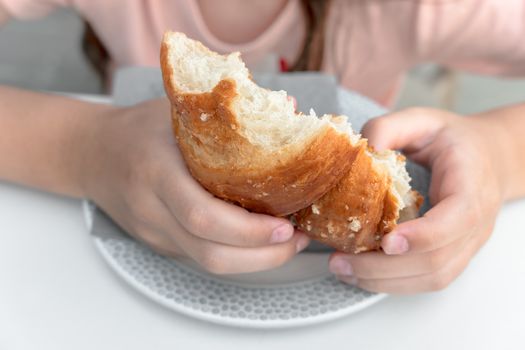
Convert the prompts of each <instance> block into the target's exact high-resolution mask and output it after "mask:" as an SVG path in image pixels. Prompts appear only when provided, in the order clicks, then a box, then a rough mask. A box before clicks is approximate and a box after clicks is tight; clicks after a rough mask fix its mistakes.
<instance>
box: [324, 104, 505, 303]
mask: <svg viewBox="0 0 525 350" xmlns="http://www.w3.org/2000/svg"><path fill="white" fill-rule="evenodd" d="M363 134H364V136H365V137H368V138H369V141H370V144H371V145H373V146H375V147H376V148H377V149H384V148H391V149H401V150H403V151H404V152H405V154H406V155H407V156H408V157H409V158H410V159H412V160H414V161H416V162H418V163H420V164H423V165H426V166H427V167H429V168H430V169H431V171H432V180H431V185H430V190H429V196H430V201H431V204H432V206H433V207H432V209H431V210H430V211H428V212H427V213H426V214H425V215H424V216H423V217H421V218H418V219H415V220H411V221H407V222H404V223H402V224H400V225H398V226H397V228H396V229H395V230H394V231H393V232H391V233H389V234H388V235H386V236H385V237H384V238H383V241H382V248H383V250H384V253H383V252H370V253H364V254H358V255H347V254H343V253H335V254H333V255H332V257H331V258H330V270H331V271H332V272H333V273H335V274H336V275H337V276H338V278H339V279H341V280H342V281H345V282H347V283H351V284H357V285H358V286H360V287H362V288H364V289H367V290H370V291H376V292H386V293H416V292H426V291H435V290H440V289H443V288H445V287H446V286H448V285H449V284H450V283H451V282H452V281H453V280H454V279H455V278H456V277H457V276H458V275H459V274H460V273H461V272H462V271H463V270H464V269H465V268H466V266H467V265H468V263H469V261H470V260H471V259H472V257H473V256H474V255H475V254H476V252H477V251H478V250H479V249H480V248H481V246H482V245H483V244H484V243H485V242H486V241H487V239H488V238H489V236H490V234H491V232H492V229H493V226H494V222H495V219H496V216H497V214H498V211H499V209H500V206H501V204H502V202H503V200H504V199H505V197H506V191H507V190H508V189H507V188H506V182H505V175H506V174H505V173H504V169H505V168H506V164H505V162H506V160H505V156H504V154H505V152H504V147H505V145H506V143H507V138H506V136H505V132H504V130H503V129H502V128H501V127H500V126H499V125H498V122H497V121H496V120H493V119H490V118H483V117H459V116H457V115H454V114H452V113H449V112H445V111H440V110H433V109H424V108H414V109H409V110H405V111H401V112H397V113H393V114H390V115H387V116H383V117H380V118H377V119H374V120H372V121H370V122H369V123H368V124H367V125H366V126H365V128H364V130H363ZM385 253H386V254H385Z"/></svg>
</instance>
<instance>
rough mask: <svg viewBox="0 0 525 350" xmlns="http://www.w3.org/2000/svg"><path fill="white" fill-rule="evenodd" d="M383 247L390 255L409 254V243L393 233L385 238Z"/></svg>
mask: <svg viewBox="0 0 525 350" xmlns="http://www.w3.org/2000/svg"><path fill="white" fill-rule="evenodd" d="M381 247H382V248H383V250H384V251H385V253H386V254H389V255H397V254H404V253H406V252H408V249H409V246H408V241H407V239H406V238H405V237H403V236H401V235H399V234H398V235H393V234H391V233H390V234H388V235H386V236H385V237H384V238H383V242H382V243H381Z"/></svg>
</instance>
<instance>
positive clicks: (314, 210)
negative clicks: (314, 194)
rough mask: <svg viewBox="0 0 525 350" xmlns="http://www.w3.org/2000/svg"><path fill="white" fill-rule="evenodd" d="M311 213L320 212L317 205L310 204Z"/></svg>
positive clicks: (316, 213) (317, 213)
mask: <svg viewBox="0 0 525 350" xmlns="http://www.w3.org/2000/svg"><path fill="white" fill-rule="evenodd" d="M312 213H314V214H315V215H319V214H321V212H320V211H319V207H318V206H317V205H315V204H312Z"/></svg>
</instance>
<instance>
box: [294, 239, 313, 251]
mask: <svg viewBox="0 0 525 350" xmlns="http://www.w3.org/2000/svg"><path fill="white" fill-rule="evenodd" d="M308 244H310V238H308V236H306V235H304V234H301V237H299V239H298V240H297V244H296V246H295V251H296V252H297V253H299V252H300V251H302V250H303V249H305V248H306V247H308Z"/></svg>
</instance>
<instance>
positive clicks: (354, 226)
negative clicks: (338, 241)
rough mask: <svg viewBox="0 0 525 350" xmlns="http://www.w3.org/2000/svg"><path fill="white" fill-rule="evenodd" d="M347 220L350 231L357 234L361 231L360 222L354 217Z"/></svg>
mask: <svg viewBox="0 0 525 350" xmlns="http://www.w3.org/2000/svg"><path fill="white" fill-rule="evenodd" d="M347 220H348V221H349V223H348V228H349V229H350V230H351V231H354V232H358V231H359V230H360V229H361V221H359V219H358V218H356V217H355V216H349V217H348V219H347Z"/></svg>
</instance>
